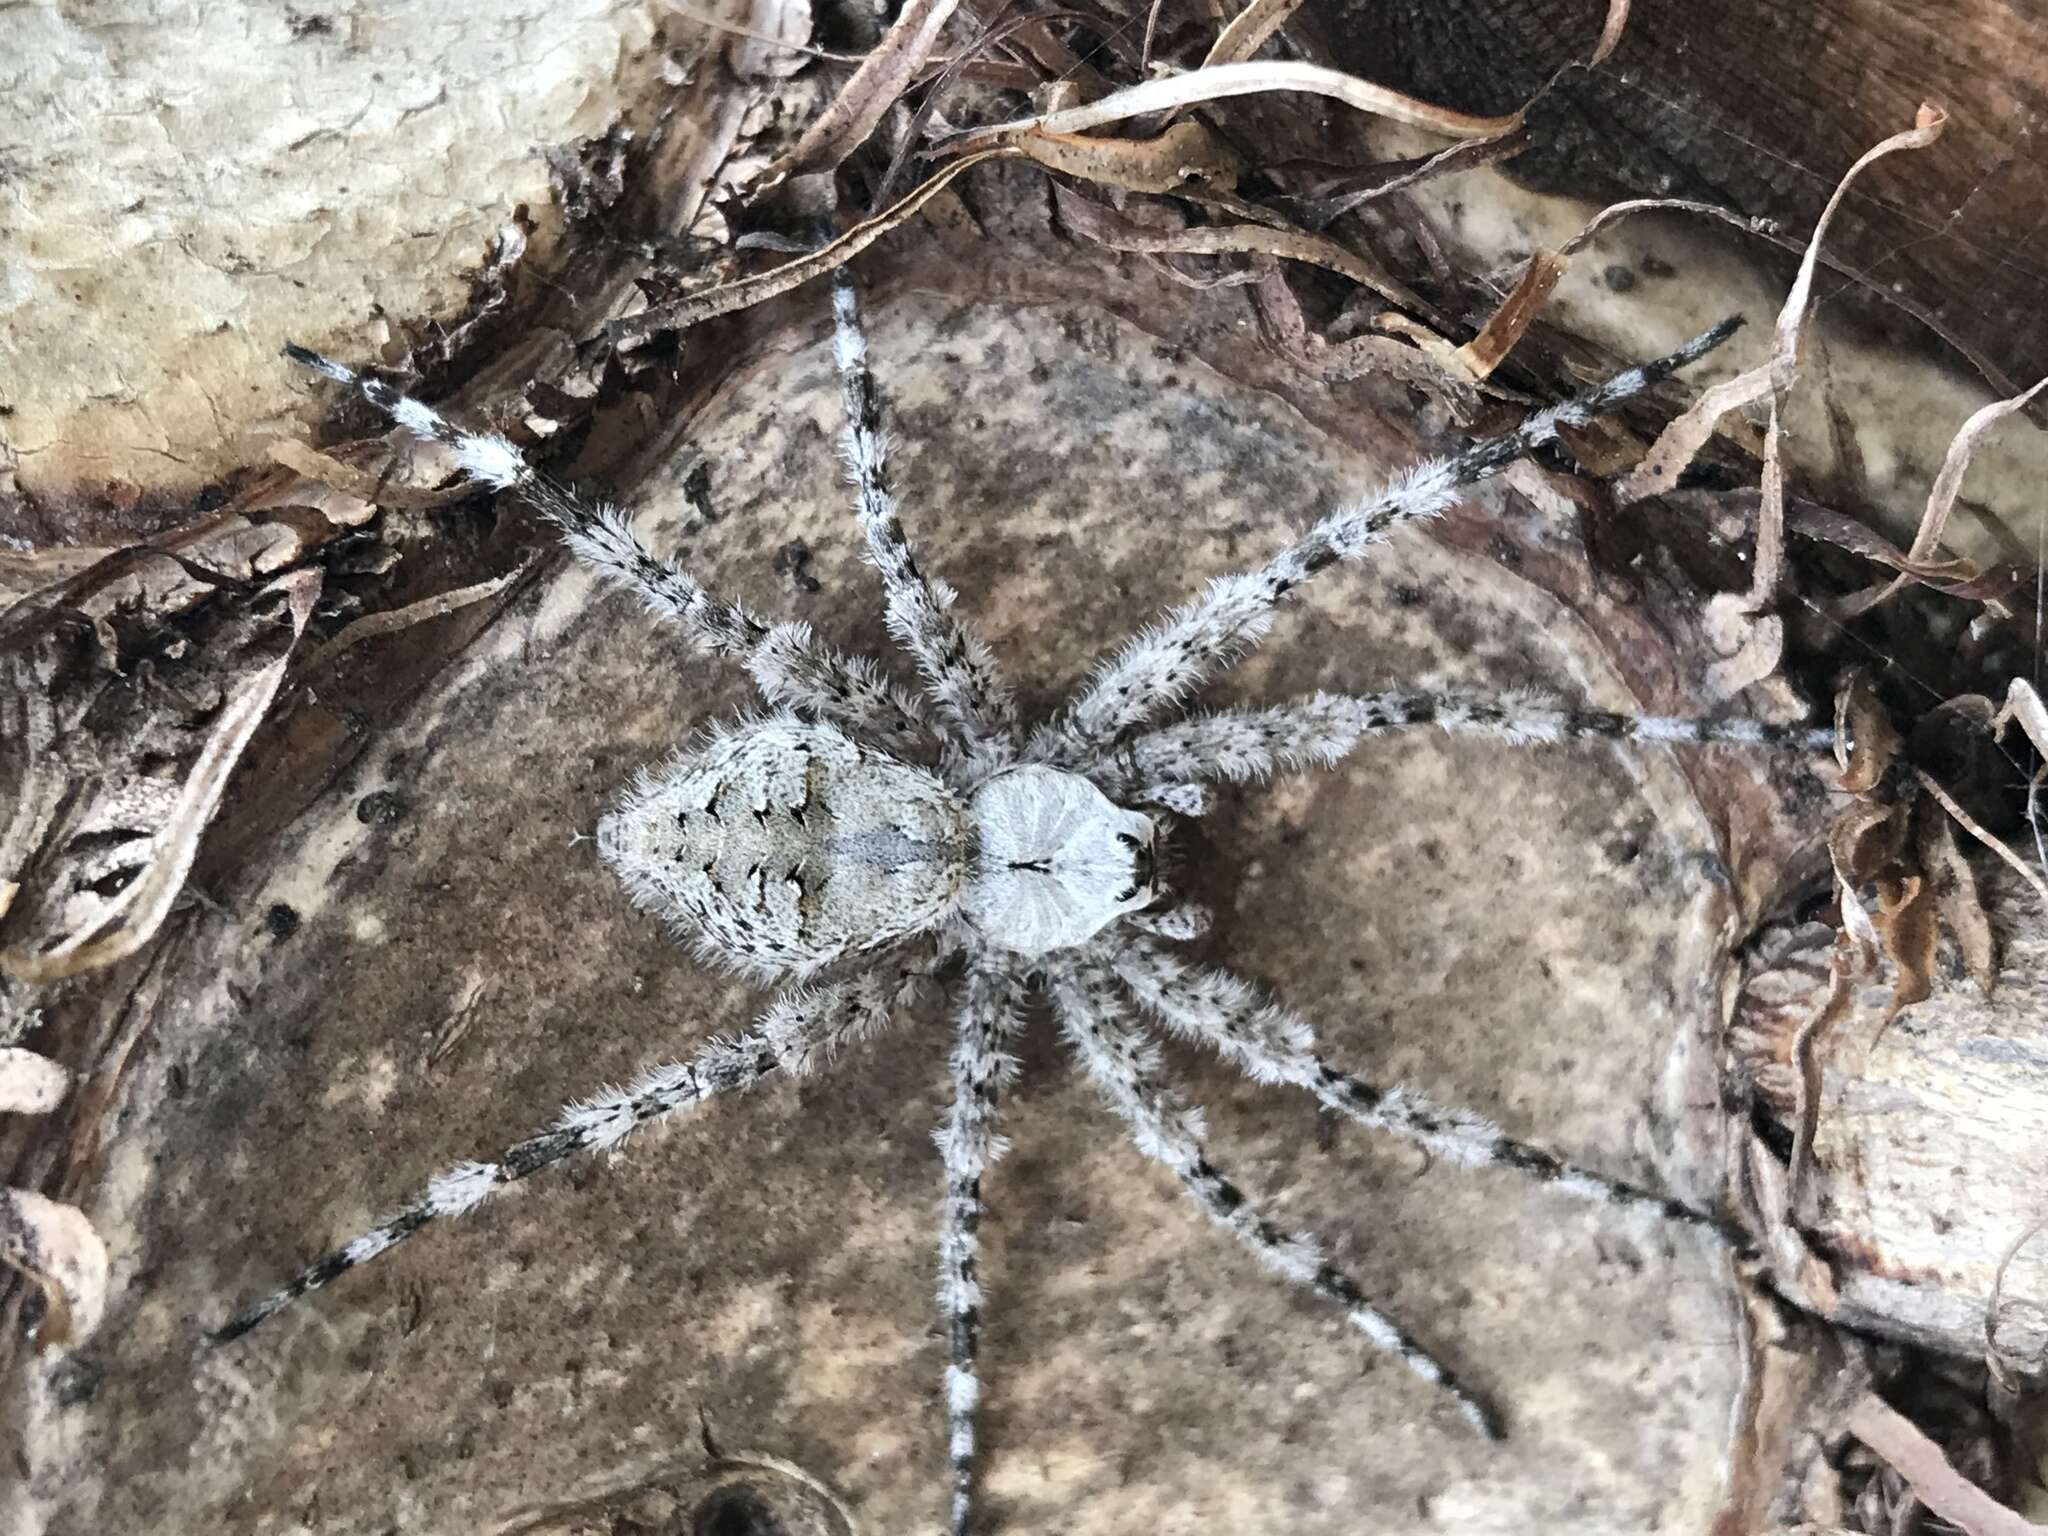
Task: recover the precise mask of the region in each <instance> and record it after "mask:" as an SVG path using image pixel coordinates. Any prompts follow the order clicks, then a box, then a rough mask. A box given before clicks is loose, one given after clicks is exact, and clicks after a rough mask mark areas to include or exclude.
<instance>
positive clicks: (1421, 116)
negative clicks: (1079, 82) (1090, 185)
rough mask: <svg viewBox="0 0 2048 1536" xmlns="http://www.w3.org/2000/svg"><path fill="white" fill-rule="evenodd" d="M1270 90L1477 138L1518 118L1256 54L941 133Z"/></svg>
mask: <svg viewBox="0 0 2048 1536" xmlns="http://www.w3.org/2000/svg"><path fill="white" fill-rule="evenodd" d="M1273 91H1290V92H1304V93H1306V94H1309V95H1313V96H1323V97H1327V98H1328V99H1330V100H1332V101H1341V102H1343V103H1344V105H1346V106H1347V107H1351V108H1354V109H1355V110H1357V111H1360V112H1366V113H1370V114H1372V115H1373V116H1376V117H1384V118H1387V119H1389V120H1390V121H1393V122H1397V123H1405V124H1407V125H1408V126H1409V127H1412V128H1422V129H1426V130H1428V131H1429V132H1432V133H1440V134H1443V135H1444V136H1445V137H1447V138H1453V139H1483V138H1489V137H1491V136H1493V135H1495V134H1502V133H1511V132H1513V131H1514V130H1515V129H1516V128H1518V127H1520V126H1521V121H1522V114H1521V113H1520V112H1514V113H1510V114H1509V115H1508V116H1506V117H1475V116H1473V115H1472V114H1470V113H1467V112H1453V111H1451V110H1450V109H1449V108H1448V107H1439V106H1434V105H1432V104H1431V103H1429V102H1426V101H1419V100H1417V99H1416V98H1415V97H1413V96H1407V95H1403V94H1402V93H1401V92H1399V91H1396V90H1390V89H1389V88H1388V87H1386V86H1383V85H1375V84H1373V83H1372V82H1371V81H1370V80H1361V79H1359V78H1358V77H1357V76H1356V75H1347V74H1345V73H1344V72H1343V71H1341V70H1335V69H1326V68H1324V67H1323V66H1322V65H1320V64H1296V63H1282V62H1277V61H1270V60H1258V61H1255V62H1252V63H1242V64H1215V65H1209V66H1206V67H1204V68H1201V69H1191V70H1189V71H1188V72H1187V73H1186V74H1180V75H1166V76H1163V77H1161V78H1159V79H1157V80H1147V81H1145V82H1143V83H1142V84H1139V85H1133V86H1129V87H1127V88H1125V89H1124V90H1121V91H1112V92H1111V93H1110V94H1109V95H1107V96H1104V97H1103V98H1102V99H1101V100H1099V101H1091V102H1087V103H1085V104H1083V105H1081V106H1076V107H1068V108H1065V109H1063V110H1061V111H1058V112H1041V113H1039V114H1037V115H1036V116H1033V117H1019V118H1013V119H1011V120H1010V121H1008V122H1003V123H995V124H991V125H990V126H989V127H986V128H972V129H968V130H966V131H965V132H962V133H959V134H956V135H954V136H953V137H952V138H950V139H948V140H946V141H945V144H946V147H947V148H948V149H949V150H951V151H952V152H953V153H955V154H969V153H972V152H973V151H975V150H980V149H988V148H992V147H996V146H1000V145H1006V144H1011V143H1014V142H1015V141H1016V140H1017V139H1018V138H1019V137H1021V136H1022V135H1024V134H1026V133H1031V132H1043V133H1086V132H1087V131H1088V130H1089V129H1091V128H1104V127H1107V126H1109V125H1110V124H1111V123H1121V122H1125V121H1127V120H1129V119H1130V118H1134V117H1145V116H1148V115H1150V114H1151V113H1154V112H1172V111H1177V110H1179V109H1181V108H1183V107H1194V106H1200V105H1202V104H1203V103H1204V102H1210V101H1224V100H1227V99H1229V98H1230V97H1233V96H1259V95H1265V94H1267V93H1268V92H1273Z"/></svg>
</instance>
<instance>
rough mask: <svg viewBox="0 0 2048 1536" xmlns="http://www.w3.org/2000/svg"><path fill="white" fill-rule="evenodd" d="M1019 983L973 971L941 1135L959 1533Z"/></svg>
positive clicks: (942, 1291) (1012, 1073) (942, 1298)
mask: <svg viewBox="0 0 2048 1536" xmlns="http://www.w3.org/2000/svg"><path fill="white" fill-rule="evenodd" d="M1015 991H1016V989H1015V986H1014V985H1013V984H1012V982H1011V981H1010V979H1009V978H1008V977H1005V976H1001V975H998V974H996V973H994V972H990V971H985V970H981V969H979V968H977V969H975V970H973V971H970V972H969V973H968V976H967V980H966V992H965V995H964V997H963V998H962V1000H961V1005H960V1015H959V1020H958V1023H957V1025H956V1034H955V1037H954V1043H953V1108H952V1112H951V1114H950V1115H948V1117H947V1119H946V1124H945V1127H944V1128H943V1129H942V1130H940V1131H939V1132H938V1134H937V1136H936V1137H935V1139H936V1140H937V1142H938V1144H939V1151H940V1154H941V1155H942V1156H943V1158H944V1159H945V1165H946V1205H945V1214H944V1218H943V1221H942V1224H941V1226H940V1229H939V1305H940V1306H941V1307H943V1308H944V1309H945V1313H946V1336H947V1340H948V1344H949V1355H950V1360H949V1363H948V1364H947V1366H946V1419H947V1425H948V1430H949V1433H948V1435H947V1454H948V1457H949V1459H950V1461H951V1463H952V1468H953V1511H952V1527H951V1529H952V1533H953V1536H967V1533H968V1529H969V1526H970V1523H971V1519H970V1517H971V1515H972V1512H973V1501H974V1410H975V1405H976V1403H977V1402H979V1400H980V1398H981V1380H980V1377H979V1376H978V1374H977V1373H976V1370H975V1361H976V1356H977V1355H978V1354H979V1351H980V1345H981V1301H982V1294H981V1282H980V1279H979V1277H978V1275H977V1273H976V1271H977V1266H978V1262H979V1255H980V1250H981V1238H980V1235H979V1234H980V1229H981V1217H982V1203H981V1176H982V1174H983V1173H984V1172H986V1171H987V1169H988V1166H989V1165H990V1164H991V1163H993V1162H994V1161H995V1160H996V1159H997V1158H999V1157H1001V1156H1002V1155H1003V1152H1004V1151H1005V1150H1006V1148H1005V1145H1004V1142H1003V1140H1002V1138H1001V1137H1000V1136H998V1135H997V1134H996V1129H995V1120H996V1095H997V1093H998V1092H999V1090H1001V1089H1002V1088H1004V1087H1005V1086H1007V1085H1008V1084H1009V1083H1010V1082H1011V1081H1012V1080H1013V1079H1014V1078H1015V1077H1016V1075H1017V1058H1016V1057H1014V1056H1012V1055H1011V1054H1010V1052H1009V1043H1010V1039H1011V1037H1012V1036H1013V1035H1014V1034H1015V1033H1016V1032H1017V1026H1018V1018H1017V1013H1016V1008H1015Z"/></svg>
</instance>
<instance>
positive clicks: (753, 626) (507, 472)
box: [284, 343, 936, 751]
mask: <svg viewBox="0 0 2048 1536" xmlns="http://www.w3.org/2000/svg"><path fill="white" fill-rule="evenodd" d="M284 355H285V356H286V357H288V358H290V359H291V360H292V361H293V362H295V363H297V364H299V365H300V366H301V367H304V368H310V369H312V370H313V372H315V373H318V374H320V375H322V376H323V377H326V378H329V379H333V380H334V381H335V382H336V383H339V384H347V385H349V386H351V387H352V388H354V389H356V390H357V391H359V392H360V393H361V394H362V396H363V398H364V399H365V400H367V401H369V402H370V404H372V405H374V406H375V407H376V408H377V409H378V410H380V411H382V412H384V413H385V414H386V415H387V416H389V417H390V418H391V419H392V420H393V421H395V422H397V423H398V425H399V426H401V427H403V428H405V429H406V430H407V431H408V432H411V433H412V434H413V435H414V436H416V437H424V438H429V439H431V440H432V441H434V442H438V443H442V444H444V445H445V446H446V447H447V448H448V449H449V451H450V452H451V453H452V454H453V455H454V457H455V461H456V463H457V464H458V465H460V466H461V468H462V470H463V471H464V473H466V474H468V475H469V476H470V477H471V478H472V479H474V480H476V481H477V482H479V483H480V484H483V485H487V486H490V487H492V488H493V489H494V490H501V491H512V492H516V493H517V494H518V495H520V496H522V497H524V498H525V499H526V501H527V502H528V503H529V504H530V505H531V506H532V507H533V508H534V510H535V511H537V512H538V513H540V515H541V516H542V517H543V518H545V519H546V520H547V521H548V522H549V523H551V524H553V525H554V526H555V528H556V529H557V530H559V531H560V533H561V535H562V541H563V542H564V543H565V544H567V545H568V546H569V548H570V550H571V551H572V552H574V554H575V555H576V557H577V558H578V559H580V560H581V561H582V562H583V563H584V564H585V565H587V566H589V567H590V569H591V570H592V571H594V572H596V573H597V575H599V576H600V577H603V578H604V579H605V580H607V581H611V582H614V583H616V584H617V585H619V586H622V587H625V588H627V589H628V590H629V591H631V592H633V593H635V594H636V595H637V596H638V597H639V598H640V600H641V601H642V602H643V603H645V604H646V605H647V606H648V608H650V609H651V610H653V611H654V612H655V613H657V614H660V615H662V616H664V617H667V618H670V619H674V620H675V621H677V622H678V623H679V624H681V625H682V627H683V629H684V631H685V632H686V633H687V634H688V635H689V636H690V638H691V639H692V640H693V641H695V642H696V644H697V646H698V647H699V648H700V649H702V650H703V651H705V652H707V653H709V654H711V655H714V656H732V657H736V658H737V659H738V660H739V661H740V662H741V664H742V665H744V666H745V667H746V669H747V672H748V674H749V675H750V676H752V678H753V679H754V683H755V685H756V686H757V687H758V688H759V689H760V690H761V692H762V694H763V696H765V697H766V698H767V699H768V700H769V701H770V702H771V703H777V704H788V705H792V706H795V707H797V708H800V709H808V710H810V711H812V712H814V713H816V714H818V715H820V716H823V717H824V718H826V719H829V720H831V721H833V722H834V723H836V724H839V725H842V726H845V727H847V728H848V729H851V730H857V731H861V732H865V733H867V734H869V735H871V736H873V737H874V738H875V739H876V740H878V741H880V742H883V743H886V744H888V745H890V746H892V747H894V748H896V749H897V750H901V751H909V750H913V749H916V748H921V747H923V746H926V745H929V744H930V743H931V742H932V741H933V740H935V739H936V737H935V733H934V732H933V730H932V727H931V724H930V722H929V721H928V720H927V719H926V717H925V712H924V706H923V705H922V704H921V703H920V702H919V701H918V700H917V699H916V698H914V697H912V696H911V695H910V694H908V693H906V692H904V691H903V690H902V689H900V688H898V687H895V686H894V685H893V684H891V683H890V682H889V681H888V680H887V679H886V678H885V677H884V676H883V675H882V672H881V670H880V669H879V668H878V667H876V666H875V665H874V663H873V662H870V661H868V660H867V659H866V658H865V657H858V656H847V655H844V654H842V653H841V652H838V651H835V650H833V649H832V648H831V647H830V646H827V645H825V644H823V643H821V642H820V641H819V640H818V638H817V636H816V635H815V634H814V633H812V631H811V627H810V626H809V625H808V624H801V623H784V624H775V625H770V624H768V623H767V622H765V621H764V620H762V619H760V618H757V617H756V616H755V615H753V614H752V613H749V612H748V611H747V610H746V609H745V608H744V607H742V606H740V605H739V604H736V603H727V602H724V601H721V600H720V599H718V598H716V597H713V596H712V595H711V594H710V593H709V592H707V591H705V590H704V588H703V586H702V585H701V584H699V582H698V581H697V579H696V578H695V577H694V576H692V575H690V573H689V572H688V571H686V570H684V569H683V568H682V567H681V566H680V565H678V564H676V563H675V562H674V561H672V560H662V559H659V558H657V557H656V556H654V555H653V554H651V553H649V552H648V550H647V548H646V546H645V545H643V544H642V543H641V542H640V539H639V536H638V535H637V534H635V533H634V532H633V525H632V523H631V521H630V520H629V519H628V518H627V516H626V514H625V512H624V511H623V510H622V509H620V508H618V507H616V506H613V505H611V504H610V503H608V502H596V503H588V502H585V501H584V500H583V499H582V498H580V497H578V496H577V495H575V494H574V493H573V492H571V491H570V490H569V489H568V488H566V487H565V486H562V485H559V484H557V483H556V482H555V481H553V480H550V479H549V478H548V477H547V476H545V475H543V474H541V473H540V472H539V471H538V470H536V469H535V468H534V467H533V466H532V465H531V464H529V463H527V462H526V459H525V456H524V455H522V454H521V453H520V451H519V449H518V447H517V446H516V445H515V444H513V443H512V442H511V441H509V440H508V439H506V438H503V437H500V436H498V435H496V434H495V433H489V432H470V431H466V430H464V429H463V428H461V427H458V426H456V425H455V424H454V423H453V422H451V421H449V420H448V419H447V418H446V417H445V416H442V415H441V414H440V413H439V412H438V411H435V410H434V409H432V408H431V407H430V406H426V405H422V404H421V403H420V402H419V401H417V400H414V399H412V398H411V397H410V396H408V395H404V394H401V393H400V392H399V391H398V390H396V389H393V388H392V387H391V386H390V385H389V384H386V383H385V382H384V381H383V380H381V379H373V378H368V377H365V376H364V375H362V374H359V373H357V372H356V371H355V370H354V369H352V368H347V367H344V366H343V365H342V364H340V363H337V362H335V361H333V360H332V359H331V358H326V357H322V356H321V355H320V354H319V353H317V352H311V351H308V350H307V349H306V348H304V347H300V346H295V345H292V344H290V343H287V344H286V345H285V347H284Z"/></svg>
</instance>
